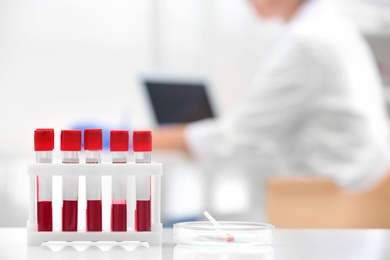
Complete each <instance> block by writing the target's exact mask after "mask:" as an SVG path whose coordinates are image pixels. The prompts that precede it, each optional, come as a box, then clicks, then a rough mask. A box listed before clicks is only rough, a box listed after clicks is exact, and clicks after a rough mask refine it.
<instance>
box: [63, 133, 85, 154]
mask: <svg viewBox="0 0 390 260" xmlns="http://www.w3.org/2000/svg"><path fill="white" fill-rule="evenodd" d="M61 151H81V130H62V131H61Z"/></svg>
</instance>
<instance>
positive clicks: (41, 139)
mask: <svg viewBox="0 0 390 260" xmlns="http://www.w3.org/2000/svg"><path fill="white" fill-rule="evenodd" d="M53 149H54V129H51V128H50V129H36V130H35V131H34V150H35V151H37V152H38V151H52V150H53Z"/></svg>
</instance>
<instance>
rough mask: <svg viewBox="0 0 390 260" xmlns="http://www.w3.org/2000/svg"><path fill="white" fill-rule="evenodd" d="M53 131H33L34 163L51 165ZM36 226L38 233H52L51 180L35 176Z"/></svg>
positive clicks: (49, 177) (47, 177)
mask: <svg viewBox="0 0 390 260" xmlns="http://www.w3.org/2000/svg"><path fill="white" fill-rule="evenodd" d="M53 149H54V129H36V130H35V131H34V150H35V152H36V163H52V153H53V152H52V151H53ZM36 184H37V224H38V231H53V207H52V178H51V176H37V177H36Z"/></svg>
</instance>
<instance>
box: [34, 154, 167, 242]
mask: <svg viewBox="0 0 390 260" xmlns="http://www.w3.org/2000/svg"><path fill="white" fill-rule="evenodd" d="M162 173H163V171H162V164H161V163H155V162H152V163H144V164H143V163H142V164H141V163H124V164H113V163H101V164H62V163H53V164H43V163H42V164H39V163H30V164H28V175H29V186H30V190H29V197H30V201H29V220H28V222H27V244H28V245H30V246H39V245H41V244H42V243H43V242H47V241H145V242H148V243H149V245H150V246H160V245H161V242H162V223H161V199H160V198H161V175H162ZM119 175H120V176H123V175H126V176H137V175H142V176H145V175H149V176H151V231H150V232H139V231H133V230H128V231H125V232H111V231H106V230H103V231H101V232H90V231H88V232H87V231H75V232H63V231H59V230H53V231H52V232H42V231H39V232H38V227H37V217H36V216H37V214H36V205H37V201H36V194H37V193H36V181H35V180H36V176H53V177H54V176H119ZM128 214H129V212H128ZM131 214H133V213H131Z"/></svg>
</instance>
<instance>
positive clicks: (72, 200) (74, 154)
mask: <svg viewBox="0 0 390 260" xmlns="http://www.w3.org/2000/svg"><path fill="white" fill-rule="evenodd" d="M61 151H62V163H66V164H70V163H79V162H80V159H79V154H80V151H81V130H62V131H61ZM78 189H79V177H78V176H63V178H62V199H63V205H62V231H77V214H78V195H79V194H78Z"/></svg>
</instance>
